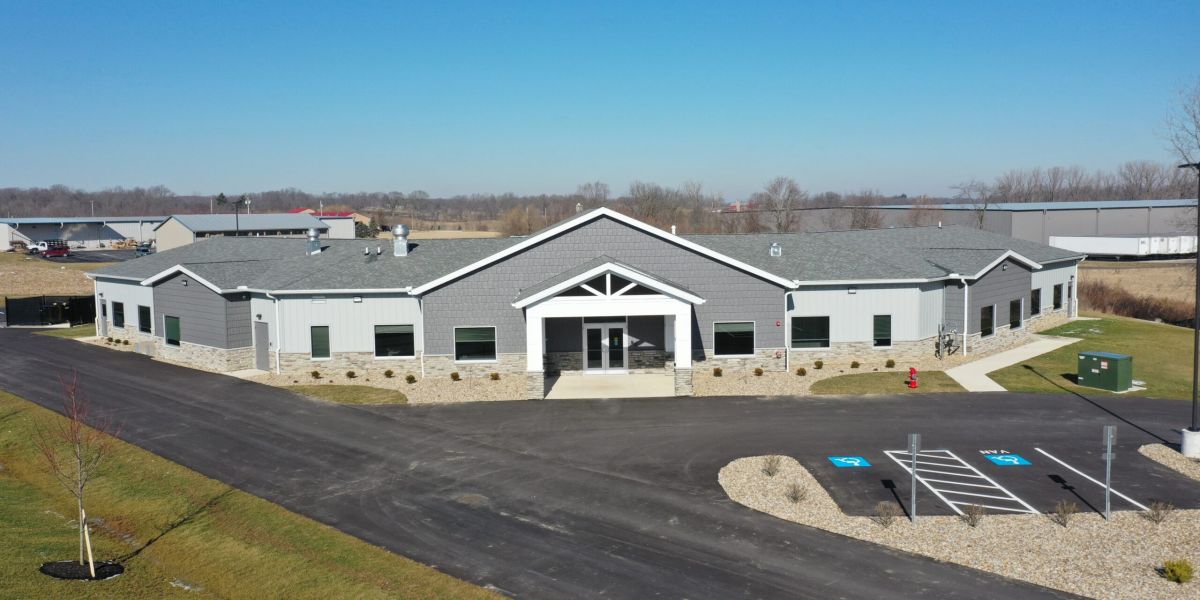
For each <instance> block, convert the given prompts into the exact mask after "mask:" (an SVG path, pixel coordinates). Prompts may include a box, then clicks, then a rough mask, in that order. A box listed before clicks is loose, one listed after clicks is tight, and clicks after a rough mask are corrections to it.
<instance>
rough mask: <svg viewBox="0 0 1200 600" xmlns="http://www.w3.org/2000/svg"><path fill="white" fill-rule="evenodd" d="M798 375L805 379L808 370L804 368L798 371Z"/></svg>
mask: <svg viewBox="0 0 1200 600" xmlns="http://www.w3.org/2000/svg"><path fill="white" fill-rule="evenodd" d="M796 374H797V375H799V376H801V377H804V376H805V375H808V369H805V368H804V367H800V368H799V369H796Z"/></svg>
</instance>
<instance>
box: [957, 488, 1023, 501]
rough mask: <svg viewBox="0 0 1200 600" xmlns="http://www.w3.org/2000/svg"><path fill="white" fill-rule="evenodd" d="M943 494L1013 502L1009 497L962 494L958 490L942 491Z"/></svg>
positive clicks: (973, 493)
mask: <svg viewBox="0 0 1200 600" xmlns="http://www.w3.org/2000/svg"><path fill="white" fill-rule="evenodd" d="M942 493H943V494H955V495H957V496H976V497H978V498H993V499H996V500H1012V498H1009V497H1007V496H993V495H991V494H976V493H975V492H960V491H958V490H942Z"/></svg>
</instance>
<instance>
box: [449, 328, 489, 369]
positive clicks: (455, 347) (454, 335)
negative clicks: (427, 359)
mask: <svg viewBox="0 0 1200 600" xmlns="http://www.w3.org/2000/svg"><path fill="white" fill-rule="evenodd" d="M481 328H487V329H491V330H492V343H493V344H495V346H496V358H471V359H466V360H459V359H458V341H457V339H456V338H457V337H458V335H457V334H458V330H459V329H481ZM450 343H451V344H452V346H453V348H452V350H453V351H452V352H451V353H450V356H453V357H454V364H461V365H488V364H494V363H498V362H500V332H499V331H497V329H496V326H495V325H456V326H455V327H454V331H452V332H451V337H450Z"/></svg>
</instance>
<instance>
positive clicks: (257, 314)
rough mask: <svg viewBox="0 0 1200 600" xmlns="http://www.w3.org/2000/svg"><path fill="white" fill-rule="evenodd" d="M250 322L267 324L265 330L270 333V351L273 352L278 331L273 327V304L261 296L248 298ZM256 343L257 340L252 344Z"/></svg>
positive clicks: (255, 295) (256, 295) (276, 343)
mask: <svg viewBox="0 0 1200 600" xmlns="http://www.w3.org/2000/svg"><path fill="white" fill-rule="evenodd" d="M250 320H251V321H253V322H257V323H266V324H267V330H268V331H270V333H271V344H270V349H271V351H272V352H274V351H275V348H276V347H278V346H279V330H278V329H277V328H276V327H275V302H274V301H272V300H271V299H270V298H268V297H266V296H264V295H262V294H254V295H252V296H250ZM251 327H253V325H252V326H251ZM257 343H258V340H254V344H255V345H257Z"/></svg>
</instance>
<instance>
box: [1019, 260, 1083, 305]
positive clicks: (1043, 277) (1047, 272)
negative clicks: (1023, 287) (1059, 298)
mask: <svg viewBox="0 0 1200 600" xmlns="http://www.w3.org/2000/svg"><path fill="white" fill-rule="evenodd" d="M1077 270H1078V269H1077V266H1076V263H1075V261H1069V262H1061V263H1050V264H1048V265H1046V266H1045V267H1043V268H1042V269H1040V270H1037V271H1034V272H1033V276H1032V278H1031V279H1032V283H1031V284H1030V285H1031V289H1035V290H1036V289H1041V290H1042V312H1046V311H1048V310H1054V286H1055V285H1057V284H1062V286H1063V308H1064V309H1066V308H1067V286H1069V285H1070V284H1071V278H1072V277H1074V276H1075V274H1076V271H1077Z"/></svg>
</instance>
